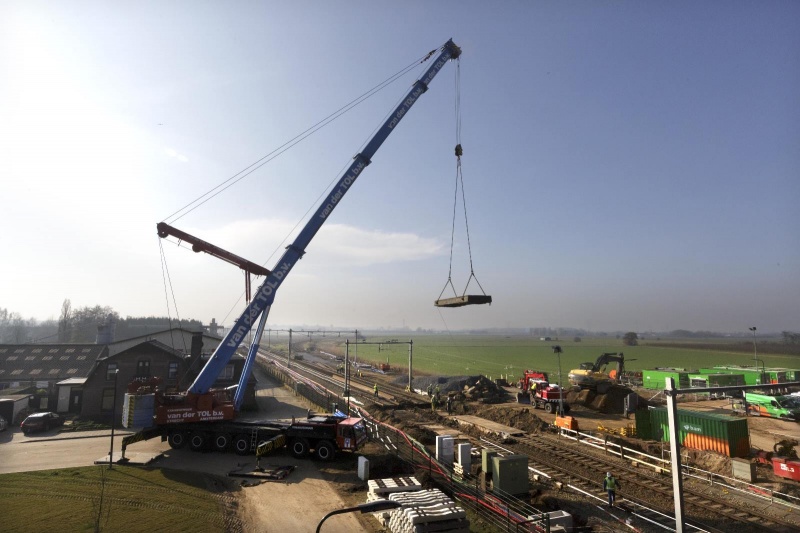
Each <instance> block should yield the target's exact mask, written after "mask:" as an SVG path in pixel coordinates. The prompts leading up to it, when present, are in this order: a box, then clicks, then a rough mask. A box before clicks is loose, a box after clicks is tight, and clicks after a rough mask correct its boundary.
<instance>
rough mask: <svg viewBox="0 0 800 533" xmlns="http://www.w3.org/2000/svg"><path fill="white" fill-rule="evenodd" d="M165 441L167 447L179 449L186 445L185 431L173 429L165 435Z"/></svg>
mask: <svg viewBox="0 0 800 533" xmlns="http://www.w3.org/2000/svg"><path fill="white" fill-rule="evenodd" d="M167 442H168V443H169V447H170V448H172V449H173V450H180V449H181V448H183V447H184V446H186V433H184V432H183V431H173V432H172V433H170V434H169V436H168V437H167Z"/></svg>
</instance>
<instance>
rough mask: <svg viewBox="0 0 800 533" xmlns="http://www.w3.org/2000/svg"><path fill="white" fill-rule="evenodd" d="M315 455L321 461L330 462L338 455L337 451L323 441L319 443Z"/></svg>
mask: <svg viewBox="0 0 800 533" xmlns="http://www.w3.org/2000/svg"><path fill="white" fill-rule="evenodd" d="M314 453H315V454H316V456H317V459H319V460H320V461H330V460H331V459H333V456H334V455H336V449H335V448H334V447H333V444H331V443H330V442H328V441H327V440H321V441H319V442H318V443H317V449H316V450H314Z"/></svg>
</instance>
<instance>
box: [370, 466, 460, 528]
mask: <svg viewBox="0 0 800 533" xmlns="http://www.w3.org/2000/svg"><path fill="white" fill-rule="evenodd" d="M368 486H369V493H368V494H367V502H373V501H376V500H383V499H389V500H392V501H396V502H397V503H399V504H400V505H402V507H401V508H398V509H395V510H392V511H384V512H381V513H375V517H376V518H377V519H378V520H379V521H380V522H381V523H382V524H383V525H384V526H385V527H387V528H388V530H389V531H391V532H392V533H438V532H447V531H449V532H453V533H461V532H463V533H468V532H469V520H467V515H466V513H465V512H464V510H463V509H461V508H459V507H457V506H456V503H455V502H454V501H453V500H451V499H450V498H449V497H448V496H447V495H446V494H445V493H443V492H442V491H440V490H439V489H433V490H422V484H421V483H420V482H419V481H417V479H416V478H414V477H401V478H389V479H371V480H370V481H369V482H368Z"/></svg>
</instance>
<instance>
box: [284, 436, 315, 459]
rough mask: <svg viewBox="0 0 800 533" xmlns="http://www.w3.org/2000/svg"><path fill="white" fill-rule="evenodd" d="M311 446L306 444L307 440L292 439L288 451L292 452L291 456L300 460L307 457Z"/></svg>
mask: <svg viewBox="0 0 800 533" xmlns="http://www.w3.org/2000/svg"><path fill="white" fill-rule="evenodd" d="M310 449H311V446H310V445H309V444H308V439H303V438H300V439H294V440H293V441H292V442H291V444H289V450H290V451H291V452H292V455H294V456H295V457H297V458H298V459H301V458H303V457H305V456H307V455H308V452H309V450H310Z"/></svg>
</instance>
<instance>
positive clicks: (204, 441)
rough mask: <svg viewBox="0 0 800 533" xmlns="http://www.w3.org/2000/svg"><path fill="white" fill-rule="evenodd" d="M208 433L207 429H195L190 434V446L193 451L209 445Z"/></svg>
mask: <svg viewBox="0 0 800 533" xmlns="http://www.w3.org/2000/svg"><path fill="white" fill-rule="evenodd" d="M208 440H209V439H208V433H206V432H205V431H195V432H193V433H192V434H191V435H190V436H189V448H191V449H192V451H193V452H199V451H201V450H204V449H205V448H206V446H207V445H208Z"/></svg>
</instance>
